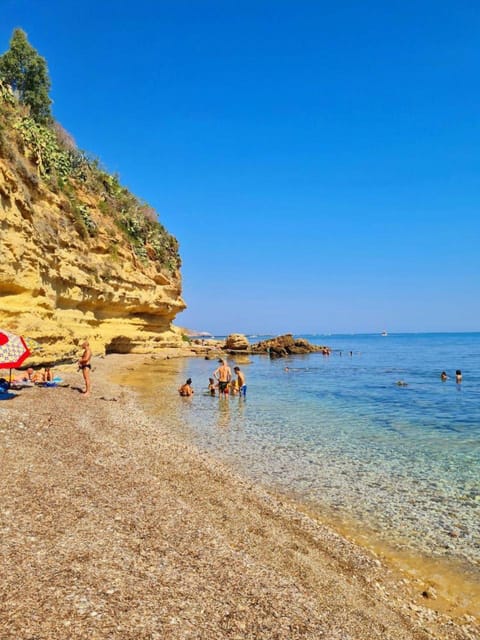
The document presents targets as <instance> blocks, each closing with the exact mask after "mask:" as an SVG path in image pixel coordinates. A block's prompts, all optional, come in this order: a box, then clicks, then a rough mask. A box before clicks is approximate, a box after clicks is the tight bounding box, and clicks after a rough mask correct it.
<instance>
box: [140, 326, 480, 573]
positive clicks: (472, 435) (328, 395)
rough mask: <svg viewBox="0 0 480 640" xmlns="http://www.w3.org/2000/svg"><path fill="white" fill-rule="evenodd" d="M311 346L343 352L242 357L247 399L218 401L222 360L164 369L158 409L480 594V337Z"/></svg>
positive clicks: (254, 473) (252, 471)
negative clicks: (188, 391)
mask: <svg viewBox="0 0 480 640" xmlns="http://www.w3.org/2000/svg"><path fill="white" fill-rule="evenodd" d="M266 337H269V336H251V337H250V338H249V339H250V341H251V342H256V341H259V340H261V339H264V338H266ZM299 337H303V338H306V339H307V340H309V341H310V342H312V343H313V344H317V345H326V346H328V347H330V348H331V354H330V355H329V356H326V355H322V354H321V353H312V354H308V355H292V356H289V357H286V358H280V359H270V358H269V357H268V356H266V355H257V356H249V357H248V360H249V363H245V364H244V363H243V361H242V359H241V360H240V364H239V366H240V367H241V369H242V371H243V372H244V373H245V375H246V379H247V394H246V398H239V397H238V396H232V397H227V398H218V397H210V396H209V395H208V394H207V391H206V390H207V386H208V378H209V377H210V376H211V375H212V372H213V370H214V369H215V368H216V367H217V366H218V365H217V363H216V361H212V360H205V359H203V358H188V359H181V360H175V361H173V360H166V361H157V362H154V364H153V365H151V367H152V373H153V375H154V378H155V384H152V385H147V386H146V387H145V388H144V390H143V391H142V393H143V399H144V402H145V403H146V405H148V407H149V408H150V409H152V410H155V407H158V409H160V408H161V415H162V420H163V421H167V422H169V423H170V426H171V428H172V429H174V430H176V431H180V432H182V433H183V434H184V435H185V436H186V437H188V438H189V439H190V440H191V441H193V442H194V443H195V445H197V446H198V447H199V448H201V449H202V450H205V451H208V452H210V453H212V454H213V455H214V456H216V457H217V459H220V460H222V462H224V463H226V464H227V465H229V466H230V467H231V468H233V469H234V470H235V471H236V472H237V473H240V474H242V475H244V476H246V477H248V478H250V479H251V480H253V481H255V482H257V483H260V484H262V485H263V486H265V487H266V488H268V489H271V490H274V491H277V492H280V493H283V494H285V495H288V496H293V497H294V498H295V499H297V500H299V501H301V502H302V503H303V504H305V505H308V506H309V508H310V509H313V510H315V511H316V512H317V513H318V514H323V516H324V518H326V520H329V521H335V522H337V523H338V524H340V523H343V525H344V527H346V528H347V529H350V530H351V531H357V532H359V533H358V535H364V537H365V539H366V540H367V539H368V540H370V541H372V540H375V541H376V542H375V543H376V544H377V545H384V546H385V548H389V549H394V550H397V551H398V553H399V554H404V555H405V556H408V555H409V554H411V555H412V557H419V556H421V557H423V558H426V559H430V560H436V561H440V562H439V566H446V565H447V564H450V565H452V566H454V567H457V568H458V569H459V571H460V572H462V573H463V575H465V576H467V577H468V578H469V579H471V580H472V581H473V582H474V583H476V584H478V585H479V586H480V572H479V569H480V333H418V334H416V333H408V334H406V333H405V334H388V335H381V334H358V335H356V334H351V335H350V334H345V335H333V334H332V335H302V336H299ZM230 364H231V366H232V367H233V365H234V364H235V361H234V360H233V359H232V360H231V361H230ZM457 369H460V370H461V371H462V381H461V383H457V382H456V379H455V372H456V370H457ZM442 371H445V372H446V373H447V376H448V378H447V380H445V381H443V380H441V378H440V374H441V372H442ZM188 377H191V378H192V380H193V387H194V389H195V395H194V396H193V397H192V398H180V397H179V396H178V394H177V388H178V386H179V385H180V384H181V383H182V382H184V381H185V379H186V378H188ZM399 383H400V384H399ZM362 532H363V533H362ZM442 563H443V564H442ZM437 564H438V563H437Z"/></svg>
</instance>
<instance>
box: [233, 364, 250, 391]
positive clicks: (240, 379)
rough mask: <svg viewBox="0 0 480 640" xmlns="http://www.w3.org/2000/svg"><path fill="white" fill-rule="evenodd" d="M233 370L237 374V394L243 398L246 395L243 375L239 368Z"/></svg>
mask: <svg viewBox="0 0 480 640" xmlns="http://www.w3.org/2000/svg"><path fill="white" fill-rule="evenodd" d="M233 370H234V371H235V373H236V374H237V388H238V393H239V394H240V395H241V396H243V397H245V396H246V395H247V385H246V384H245V374H244V373H243V372H242V371H240V367H233Z"/></svg>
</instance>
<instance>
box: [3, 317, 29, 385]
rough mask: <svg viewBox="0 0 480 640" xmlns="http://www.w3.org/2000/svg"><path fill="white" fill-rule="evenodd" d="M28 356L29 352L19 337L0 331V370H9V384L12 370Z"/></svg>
mask: <svg viewBox="0 0 480 640" xmlns="http://www.w3.org/2000/svg"><path fill="white" fill-rule="evenodd" d="M29 355H30V351H29V349H28V347H27V345H26V344H25V340H24V339H23V338H22V337H21V336H17V335H15V334H14V333H11V332H10V331H3V330H1V329H0V369H10V382H11V379H12V369H16V368H17V367H19V366H20V365H21V364H22V362H23V361H24V360H25V358H28V356H29Z"/></svg>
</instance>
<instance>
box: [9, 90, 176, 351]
mask: <svg viewBox="0 0 480 640" xmlns="http://www.w3.org/2000/svg"><path fill="white" fill-rule="evenodd" d="M0 98H1V99H2V100H1V101H0V136H1V139H0V328H3V329H6V330H10V331H13V332H15V333H19V334H21V335H24V336H27V337H29V338H32V339H34V340H36V341H38V342H39V344H40V346H41V351H40V352H39V355H38V356H36V357H35V358H34V359H36V360H39V359H41V360H43V361H46V360H50V361H53V360H58V359H62V358H68V357H71V356H72V355H73V354H77V353H78V345H79V343H80V342H81V341H83V340H84V339H89V340H90V343H91V346H92V348H93V351H94V353H102V352H121V353H126V352H130V353H132V352H137V353H152V352H155V351H156V350H158V349H161V348H162V347H165V346H178V345H179V344H181V342H182V336H181V332H180V330H179V329H176V328H174V327H173V326H172V324H171V323H172V321H173V319H174V318H175V316H176V315H177V314H178V313H179V312H180V311H182V310H183V309H184V308H185V303H184V302H183V300H182V298H181V279H180V271H179V264H180V261H179V258H178V248H177V244H176V241H175V239H174V238H172V237H171V236H169V235H168V234H167V232H166V231H165V230H163V227H162V230H163V231H164V232H165V236H162V238H163V240H162V241H163V242H164V244H165V243H166V244H165V246H167V256H166V257H167V258H168V260H167V259H164V260H163V261H161V260H159V259H158V255H160V253H159V251H160V249H158V246H159V244H158V241H157V240H156V239H155V237H154V236H153V235H152V238H153V239H152V240H151V241H149V239H148V238H149V237H150V236H148V238H147V239H144V240H143V241H142V242H143V244H141V243H140V241H138V242H137V241H136V239H135V236H134V235H133V234H134V231H135V229H133V231H131V233H130V235H129V234H128V233H125V230H124V229H123V228H122V225H121V224H119V220H120V221H121V222H122V220H123V222H122V224H123V226H125V224H126V223H125V220H126V221H127V222H128V218H126V217H125V216H126V215H127V214H126V213H125V210H126V209H125V207H126V206H127V205H125V202H127V204H128V206H129V207H132V206H133V205H132V202H133V200H132V198H134V197H133V196H131V194H129V195H128V192H127V191H126V190H125V189H123V188H121V187H120V186H119V184H118V181H116V178H112V177H111V176H108V174H106V173H104V172H102V171H100V170H97V171H96V173H95V176H94V177H95V179H94V180H93V178H92V175H93V174H92V172H93V170H92V168H91V166H90V165H88V163H87V164H86V165H85V167H84V168H85V170H84V171H83V174H81V177H80V178H78V177H67V178H65V176H63V175H62V176H60V175H56V174H55V167H54V166H53V165H52V164H51V166H45V163H46V161H47V160H49V158H50V156H49V155H48V154H49V153H50V151H51V150H50V149H49V148H47V150H45V149H44V148H42V147H41V144H40V143H39V140H41V139H40V138H39V137H38V135H37V134H38V131H37V130H36V129H35V131H37V133H36V135H37V138H38V139H34V140H33V142H32V141H31V140H30V139H29V137H28V135H27V134H25V126H26V125H25V123H27V124H29V123H30V121H29V120H28V117H27V116H28V114H25V113H24V114H22V113H21V112H20V111H18V109H19V107H18V105H15V104H14V100H13V98H12V97H11V96H10V95H9V94H8V91H6V90H5V88H2V87H0ZM21 126H24V130H23V131H22V129H21ZM29 126H30V125H29ZM27 133H28V132H27ZM43 133H44V132H43ZM43 133H42V135H43ZM47 133H48V132H47ZM48 135H50V134H48ZM47 139H48V140H50V139H49V138H48V136H47ZM42 144H43V143H42ZM59 166H60V165H59ZM60 178H61V179H60ZM92 180H93V183H94V187H92ZM102 181H103V185H104V187H102ZM57 184H60V187H61V188H57V186H56V185H57ZM112 184H113V187H112ZM99 185H100V187H99ZM114 188H115V189H116V191H117V192H118V193H119V194H120V195H121V198H123V201H122V202H123V204H122V202H120V201H118V200H115V198H114V197H113V196H112V195H111V194H112V192H113V190H114ZM126 194H127V195H126ZM122 207H123V208H122ZM137 209H138V210H137ZM137 209H136V210H135V215H136V216H138V215H139V210H140V209H141V207H137ZM149 211H151V210H149ZM120 213H121V215H122V216H123V218H121V219H120V218H119V217H118V216H119V215H120ZM129 215H130V214H129ZM132 215H133V214H132ZM151 215H152V214H151V213H150V216H151ZM82 216H83V219H82ZM135 220H136V219H135ZM148 224H149V225H150V226H149V227H148V228H149V229H150V228H152V229H154V228H156V227H160V225H158V224H157V223H156V222H153V221H152V220H150V222H149V223H148ZM155 225H156V226H155ZM149 233H150V234H153V233H154V231H151V230H150V231H149ZM144 235H145V234H144ZM165 238H166V240H165ZM155 242H157V245H155ZM156 247H157V248H156ZM162 251H163V249H162ZM157 254H158V255H157ZM161 255H163V254H161ZM30 361H31V360H29V362H30Z"/></svg>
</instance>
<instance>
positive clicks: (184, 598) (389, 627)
mask: <svg viewBox="0 0 480 640" xmlns="http://www.w3.org/2000/svg"><path fill="white" fill-rule="evenodd" d="M143 360H145V358H143V357H142V356H107V357H106V358H95V359H94V366H93V369H94V370H93V374H92V378H93V394H92V396H91V397H89V398H84V397H82V396H81V394H80V392H79V389H80V388H81V386H82V379H81V375H80V374H78V373H77V372H76V370H75V367H74V366H73V365H65V367H63V369H61V370H59V371H58V370H57V371H56V373H57V372H58V373H59V374H60V375H61V376H62V377H63V379H64V380H65V382H66V383H68V384H69V385H70V386H68V387H58V388H53V389H49V388H38V387H35V388H29V389H25V390H23V391H21V392H19V393H18V397H16V398H15V399H13V400H9V401H3V402H2V403H1V404H0V452H1V465H0V474H1V484H0V486H1V489H0V534H1V540H2V544H1V566H2V580H1V582H0V591H1V597H0V638H1V639H2V640H7V639H16V640H20V639H21V640H27V639H28V640H34V639H35V640H53V639H62V640H64V639H67V638H68V639H70V638H72V639H75V638H85V639H87V638H88V639H99V640H100V639H107V638H108V639H114V638H115V639H116V638H118V639H129V640H130V639H131V640H134V639H135V640H140V639H142V640H143V639H145V640H146V639H149V640H159V639H164V638H165V639H177V638H178V639H180V638H199V639H200V638H205V639H213V638H219V639H220V638H238V639H244V638H252V639H253V638H256V639H258V638H265V639H270V638H271V639H274V638H275V639H295V638H311V639H318V638H325V639H328V640H330V639H331V640H335V639H338V640H360V639H365V640H375V639H379V640H380V639H382V640H388V639H391V640H408V639H412V640H413V639H418V640H427V639H432V638H437V639H439V640H444V639H445V640H446V639H449V640H450V639H458V640H460V639H462V640H467V639H468V640H472V639H475V638H478V637H480V625H479V623H478V621H476V620H475V619H474V618H473V617H471V616H466V617H465V616H464V617H462V618H455V619H452V618H451V617H449V616H448V615H447V614H445V613H439V612H437V611H435V606H434V601H433V600H430V599H429V598H428V597H425V594H424V596H422V594H421V593H420V592H419V588H418V585H416V584H414V583H413V582H409V581H407V580H406V579H402V578H401V576H399V575H398V574H396V573H395V572H393V571H392V570H391V569H389V568H388V567H387V566H385V565H384V564H383V563H382V561H381V560H380V559H379V558H378V557H376V556H375V555H374V554H372V553H370V552H368V551H366V550H364V549H362V548H360V547H358V546H356V545H355V544H353V543H352V542H349V541H348V540H347V539H345V538H344V537H342V536H341V535H340V534H339V533H337V532H335V531H334V530H333V529H331V528H329V527H328V526H326V525H323V524H320V523H319V522H318V521H317V520H315V519H314V518H312V517H309V516H308V515H307V514H305V513H304V512H303V511H302V510H301V509H299V508H297V507H296V506H295V504H294V503H293V502H291V501H290V500H288V499H286V498H281V497H278V496H275V495H272V494H270V493H268V492H266V491H265V490H263V489H262V488H260V487H257V486H255V485H254V484H252V483H251V482H249V481H248V480H245V479H242V478H241V477H239V476H237V475H235V474H234V473H233V472H232V471H231V470H229V469H227V468H226V467H225V466H223V465H222V464H220V463H219V462H218V461H216V460H215V459H213V458H211V457H210V456H208V455H207V454H205V453H201V452H199V451H197V450H196V449H195V448H194V447H193V446H192V445H191V444H189V443H188V442H186V441H184V440H182V438H181V437H180V436H179V435H178V434H172V433H169V432H168V430H167V429H165V428H163V427H162V424H158V420H157V421H154V420H153V419H152V417H151V416H149V415H147V414H146V413H145V412H144V411H143V410H142V408H141V406H140V405H139V402H138V401H137V398H136V395H135V393H134V392H133V391H130V390H128V389H126V388H125V387H124V386H120V385H118V384H116V383H115V382H113V381H112V380H111V379H110V377H109V372H110V371H112V370H114V369H115V368H116V367H117V366H118V365H119V364H120V363H121V366H122V367H125V366H126V364H127V363H128V364H129V365H131V366H141V365H142V362H143ZM427 595H428V594H427Z"/></svg>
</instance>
